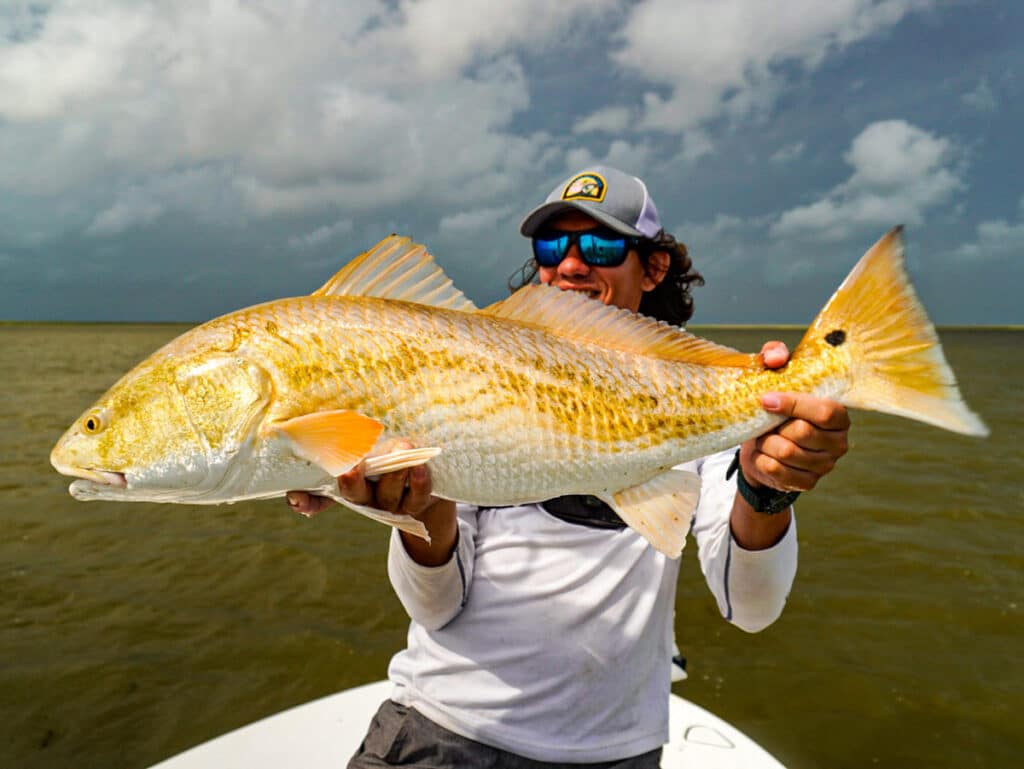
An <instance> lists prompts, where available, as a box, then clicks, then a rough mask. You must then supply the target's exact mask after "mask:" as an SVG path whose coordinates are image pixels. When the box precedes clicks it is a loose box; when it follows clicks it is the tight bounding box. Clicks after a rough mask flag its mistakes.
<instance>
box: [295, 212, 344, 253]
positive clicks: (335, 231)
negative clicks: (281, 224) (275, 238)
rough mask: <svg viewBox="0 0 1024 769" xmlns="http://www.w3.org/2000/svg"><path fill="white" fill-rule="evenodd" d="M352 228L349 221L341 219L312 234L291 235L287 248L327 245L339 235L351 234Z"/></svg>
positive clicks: (317, 229)
mask: <svg viewBox="0 0 1024 769" xmlns="http://www.w3.org/2000/svg"><path fill="white" fill-rule="evenodd" d="M353 227H354V224H353V222H352V220H351V219H341V220H339V221H336V222H334V224H325V225H324V226H322V227H317V228H316V229H315V230H313V231H312V232H307V233H305V234H303V235H292V236H291V237H290V238H288V246H289V247H290V248H316V247H317V246H321V245H323V244H324V243H329V242H330V241H332V240H334V239H335V238H337V237H338V236H339V235H348V234H349V233H351V232H352V229H353Z"/></svg>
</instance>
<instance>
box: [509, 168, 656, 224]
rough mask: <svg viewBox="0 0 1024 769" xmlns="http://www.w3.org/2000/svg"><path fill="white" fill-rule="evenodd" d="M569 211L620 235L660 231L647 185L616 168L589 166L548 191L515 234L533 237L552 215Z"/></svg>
mask: <svg viewBox="0 0 1024 769" xmlns="http://www.w3.org/2000/svg"><path fill="white" fill-rule="evenodd" d="M570 210H577V211H582V212H583V213H585V214H587V215H588V216H592V217H593V218H594V219H596V220H597V221H599V222H601V224H604V225H606V226H608V227H610V228H611V229H613V230H615V231H616V232H620V233H622V234H623V235H632V236H633V237H637V238H653V237H654V236H655V235H657V234H658V231H659V230H661V222H660V221H659V219H658V209H657V208H655V207H654V201H653V200H651V196H650V195H649V194H648V193H647V185H645V184H644V183H643V182H642V181H641V180H640V179H638V178H637V177H635V176H630V175H629V174H626V173H623V172H622V171H619V170H618V169H615V168H610V167H609V166H593V167H591V168H587V169H585V170H583V171H580V172H579V173H575V174H573V175H572V176H570V177H569V178H568V179H566V180H565V181H564V182H562V183H561V184H559V185H558V186H557V187H555V188H554V189H553V190H551V194H550V195H548V197H547V200H545V201H544V202H543V203H542V204H541V205H539V206H537V207H536V208H535V209H533V210H532V211H531V212H530V213H529V214H527V216H526V218H525V219H523V223H522V224H520V225H519V232H521V233H522V234H523V235H525V236H526V237H528V238H529V237H533V235H534V233H536V232H537V230H539V229H540V228H541V227H542V226H543V225H544V222H546V221H547V220H548V219H550V218H551V217H552V216H556V215H557V214H560V213H562V212H564V211H570Z"/></svg>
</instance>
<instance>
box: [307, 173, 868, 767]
mask: <svg viewBox="0 0 1024 769" xmlns="http://www.w3.org/2000/svg"><path fill="white" fill-rule="evenodd" d="M521 231H522V233H523V234H524V235H526V236H528V237H531V238H532V243H533V254H534V259H533V260H532V262H531V263H530V268H531V269H530V272H533V273H534V274H535V275H536V277H538V278H539V280H540V281H541V282H543V283H548V284H551V285H554V286H556V287H558V288H560V289H563V290H572V291H579V292H583V293H585V294H587V295H588V296H591V297H592V298H594V299H597V300H599V301H601V302H603V303H605V304H609V305H616V306H618V307H623V308H626V309H629V310H633V311H634V312H635V311H637V310H639V309H641V308H643V309H644V310H645V311H646V312H647V313H648V314H651V315H653V316H654V317H658V318H659V319H662V320H666V321H669V322H674V323H681V322H685V321H686V320H687V319H688V318H689V316H690V314H691V312H692V300H691V299H690V296H689V287H690V284H691V283H699V282H700V276H699V275H698V274H697V273H695V272H693V271H692V264H691V263H690V260H689V257H688V255H687V253H686V248H685V246H683V245H682V244H681V243H677V242H676V241H675V239H674V238H673V237H672V236H671V235H668V234H666V233H665V232H664V231H663V229H662V228H661V225H660V222H659V217H658V213H657V209H656V207H655V206H654V203H653V201H652V200H651V198H650V196H649V194H648V193H647V189H646V186H645V185H644V183H643V182H642V181H641V180H639V179H637V178H635V177H632V176H629V175H627V174H624V173H622V172H620V171H617V170H615V169H612V168H607V167H595V168H590V169H586V170H584V171H582V172H580V173H578V174H574V175H573V176H572V177H570V178H569V179H567V180H566V181H565V182H563V183H562V184H560V185H558V186H557V187H556V188H555V189H554V190H553V191H552V193H551V194H550V195H549V196H548V199H547V200H546V201H545V202H544V203H543V204H542V205H541V206H539V207H538V208H536V209H534V211H532V212H531V213H530V214H529V215H528V216H527V217H526V219H525V220H524V221H523V223H522V226H521ZM788 355H789V354H788V351H787V350H786V348H785V346H784V345H781V344H780V343H770V344H768V345H765V347H764V349H763V350H762V356H763V359H764V361H765V365H767V366H769V367H779V366H782V365H784V364H785V362H786V360H788ZM762 405H763V406H764V408H766V409H767V410H769V411H772V412H774V413H779V414H783V415H785V416H787V417H789V419H788V421H786V422H784V423H783V424H782V425H780V426H779V427H778V428H776V429H775V430H773V431H772V432H770V433H768V434H766V435H764V436H761V437H760V438H757V439H755V440H751V441H747V442H746V443H744V444H743V445H742V446H741V447H740V448H739V451H738V453H737V452H734V451H728V452H723V453H721V454H718V455H714V456H712V457H707V458H705V459H702V460H698V461H696V462H690V463H687V465H684V467H685V469H689V470H692V471H695V472H698V473H700V475H701V478H702V491H701V498H700V503H699V505H698V508H697V510H696V512H695V516H694V524H693V528H692V533H693V535H694V538H695V539H696V540H697V546H698V557H699V558H700V561H701V567H702V569H703V571H704V574H705V577H706V579H707V582H708V586H709V587H710V589H711V591H712V593H713V594H714V595H715V598H716V601H717V602H718V605H719V608H720V610H721V612H722V614H723V616H724V617H725V618H726V619H727V620H729V621H730V622H732V623H733V624H736V625H738V626H739V627H742V628H743V629H745V630H748V631H751V632H753V631H757V630H760V629H762V628H764V627H765V626H767V625H768V624H770V623H771V622H773V621H774V620H775V619H776V618H777V617H778V616H779V614H780V613H781V611H782V608H783V605H784V603H785V599H786V596H787V595H788V592H789V588H790V586H791V584H792V580H793V577H794V574H795V570H796V530H795V522H794V519H793V512H792V508H791V506H790V503H791V502H792V500H793V498H794V497H795V496H796V493H797V492H799V491H806V490H808V489H811V488H813V487H814V485H815V484H816V483H817V481H818V480H819V479H820V478H821V477H822V476H823V475H825V474H826V473H828V472H830V471H831V469H832V467H833V466H834V464H835V462H836V460H837V459H838V458H839V457H840V456H842V454H844V453H845V451H846V441H847V429H848V427H849V419H848V416H847V414H846V411H845V409H844V408H843V407H842V406H841V405H839V404H837V403H834V402H831V401H826V400H822V399H819V398H814V397H811V396H808V395H802V394H793V393H766V394H764V395H763V396H762ZM338 481H339V486H340V489H341V492H342V494H343V496H345V497H346V498H348V499H350V500H352V501H353V502H355V503H359V504H363V505H370V506H372V507H377V508H380V509H384V510H389V511H393V512H401V513H406V514H408V515H412V516H414V517H416V518H419V519H420V520H422V521H423V522H424V524H425V525H426V527H427V529H428V530H429V531H430V534H431V541H430V542H429V543H428V542H426V541H425V540H422V539H419V538H416V537H413V536H409V535H407V534H404V533H401V532H398V531H397V530H396V531H395V532H394V533H393V535H392V540H391V546H390V550H389V556H388V573H389V576H390V578H391V582H392V585H393V586H394V588H395V591H396V593H397V594H398V596H399V598H400V600H401V601H402V604H403V606H404V607H405V608H406V610H407V611H408V613H409V615H410V617H411V619H412V623H411V626H410V630H409V636H408V647H407V648H406V649H405V650H403V651H401V652H399V653H398V654H397V655H396V656H395V657H394V659H393V660H392V662H391V666H390V668H389V677H390V678H391V680H392V681H394V683H395V691H394V694H393V695H392V699H391V700H389V701H388V702H385V703H384V704H383V705H382V706H381V709H380V710H379V711H378V713H377V715H376V716H375V717H374V721H373V723H372V724H371V727H370V730H369V732H368V734H367V737H366V740H365V741H364V743H363V745H362V746H361V748H360V751H359V752H358V753H357V755H356V756H355V757H354V758H353V759H352V762H351V763H350V765H349V766H350V767H356V768H358V767H375V766H397V765H404V764H413V765H416V766H424V767H425V766H431V767H433V766H437V767H456V766H498V765H500V766H509V767H519V766H522V767H533V768H534V769H537V768H538V767H543V766H551V765H564V764H567V763H571V764H573V765H577V766H578V765H584V766H587V765H592V766H602V767H617V768H618V769H627V768H630V769H631V768H633V767H636V768H639V767H656V766H658V763H659V759H660V755H661V745H662V744H663V743H664V742H665V741H666V739H667V728H668V691H669V675H670V674H669V666H670V657H671V649H672V638H673V628H672V617H673V606H674V601H675V585H676V578H677V575H678V568H679V565H678V561H673V560H670V559H668V558H666V557H665V556H663V555H661V554H660V553H658V552H656V551H655V550H654V549H653V548H651V547H650V546H649V545H648V544H647V542H646V541H645V540H644V539H643V538H642V537H640V535H638V534H636V533H635V532H633V531H632V530H630V529H628V528H625V527H624V525H622V523H621V521H618V519H617V516H615V514H614V513H613V512H612V511H611V510H610V509H608V508H606V507H605V506H604V505H603V503H601V502H600V501H599V500H596V499H593V498H589V497H562V498H559V499H556V500H549V501H548V502H545V503H542V504H531V505H522V506H517V507H509V508H502V509H481V508H476V507H471V506H468V505H458V506H457V505H456V504H455V503H453V502H451V501H448V500H442V499H437V498H435V497H433V496H432V495H431V484H430V473H429V470H427V469H426V468H425V467H418V468H414V469H412V470H407V471H401V472H398V473H392V474H389V475H386V476H382V477H381V478H380V479H379V480H377V481H376V482H371V481H368V480H367V479H366V478H365V477H364V475H363V473H362V470H361V468H359V467H357V468H355V469H354V470H352V471H351V472H349V473H347V474H346V475H344V476H342V477H340V478H339V479H338ZM289 503H290V504H291V505H292V507H293V508H294V509H296V510H298V511H299V512H303V513H307V514H310V513H313V512H318V511H319V510H320V509H322V508H323V507H325V506H326V505H327V504H330V503H329V502H328V501H325V500H320V499H318V498H310V497H309V496H308V495H304V494H299V493H295V494H292V495H290V496H289Z"/></svg>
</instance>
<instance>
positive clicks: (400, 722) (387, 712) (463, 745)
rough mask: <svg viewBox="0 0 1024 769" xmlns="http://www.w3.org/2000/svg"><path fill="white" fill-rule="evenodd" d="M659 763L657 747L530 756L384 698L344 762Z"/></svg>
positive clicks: (514, 766)
mask: <svg viewBox="0 0 1024 769" xmlns="http://www.w3.org/2000/svg"><path fill="white" fill-rule="evenodd" d="M660 763H661V748H658V749H657V750H652V751H651V752H650V753H644V754H643V755H642V756H634V757H632V758H624V759H621V760H619V761H605V762H602V763H599V764H569V763H556V764H551V763H548V762H546V761H534V760H533V759H530V758H523V757H522V756H517V755H516V754H514V753H507V752H505V751H504V750H499V749H498V748H492V747H490V746H488V745H484V744H482V743H479V742H475V741H473V740H470V739H467V738H466V737H462V736H460V735H458V734H455V733H454V732H450V731H448V730H447V729H445V728H443V727H441V726H438V725H437V724H435V723H434V722H433V721H431V720H430V719H429V718H427V717H426V716H424V715H421V714H420V713H417V712H416V711H415V710H414V709H412V708H407V707H405V706H404V705H399V704H398V703H396V702H392V701H391V700H385V702H384V704H383V705H381V706H380V709H379V710H377V714H376V715H375V716H374V717H373V721H371V722H370V729H369V731H368V732H367V733H366V737H365V738H364V739H363V744H362V745H360V746H359V750H357V751H356V754H355V755H354V756H352V759H351V760H350V761H349V762H348V769H379V768H380V767H386V766H406V767H413V768H414V769H555V767H571V768H572V769H658V765H659V764H660Z"/></svg>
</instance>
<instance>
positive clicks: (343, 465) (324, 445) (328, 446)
mask: <svg viewBox="0 0 1024 769" xmlns="http://www.w3.org/2000/svg"><path fill="white" fill-rule="evenodd" d="M274 429H275V430H276V431H277V432H279V433H280V434H282V435H284V436H286V437H287V438H288V439H289V440H290V441H291V443H292V445H293V446H294V448H295V453H296V454H297V455H298V456H300V457H302V458H303V459H306V460H308V461H310V462H312V463H313V464H315V465H317V466H318V467H321V468H323V469H324V470H325V471H326V472H328V473H330V474H331V475H334V476H337V475H341V474H343V473H346V472H348V471H349V470H351V469H352V468H353V467H355V466H356V465H357V464H359V462H360V461H361V460H362V459H363V458H364V457H365V456H366V455H367V454H369V453H370V450H371V449H372V448H373V446H374V444H375V443H376V442H377V439H378V438H379V437H380V435H381V433H382V432H384V425H382V424H381V423H380V422H378V421H377V420H375V419H371V418H370V417H367V416H364V415H362V414H359V413H357V412H355V411H345V410H337V411H319V412H316V413H313V414H304V415H302V416H299V417H294V418H293V419H288V420H285V421H284V422H279V423H277V424H276V425H274Z"/></svg>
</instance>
